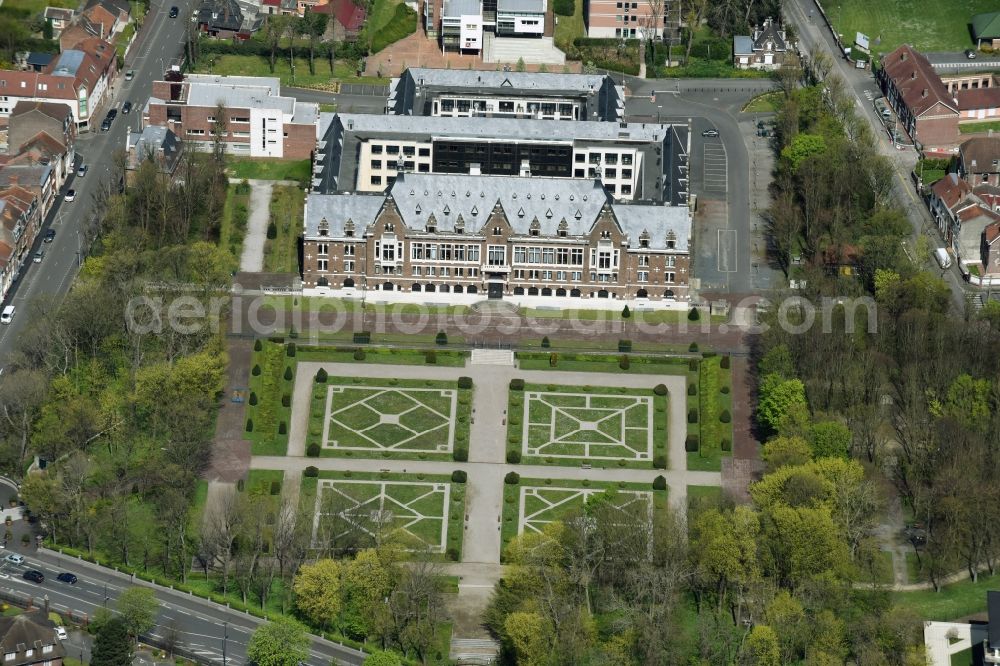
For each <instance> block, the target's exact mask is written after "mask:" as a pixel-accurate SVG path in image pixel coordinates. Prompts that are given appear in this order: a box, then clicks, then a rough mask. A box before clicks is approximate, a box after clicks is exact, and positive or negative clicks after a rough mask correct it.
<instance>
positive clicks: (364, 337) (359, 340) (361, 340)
mask: <svg viewBox="0 0 1000 666" xmlns="http://www.w3.org/2000/svg"><path fill="white" fill-rule="evenodd" d="M371 341H372V333H371V331H357V332H356V333H355V334H354V344H356V345H367V344H368V343H370V342H371Z"/></svg>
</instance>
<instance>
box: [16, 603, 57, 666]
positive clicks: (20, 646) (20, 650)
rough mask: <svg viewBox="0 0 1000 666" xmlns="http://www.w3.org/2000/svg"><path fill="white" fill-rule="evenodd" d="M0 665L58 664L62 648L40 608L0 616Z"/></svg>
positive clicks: (53, 665)
mask: <svg viewBox="0 0 1000 666" xmlns="http://www.w3.org/2000/svg"><path fill="white" fill-rule="evenodd" d="M0 654H2V655H3V666H43V665H44V666H62V663H63V657H65V656H66V649H65V648H64V647H63V645H62V642H61V641H60V640H59V639H58V638H56V631H55V625H54V624H53V623H52V621H51V620H49V619H48V614H47V613H46V612H45V611H44V610H42V609H36V610H33V611H26V612H24V613H21V614H20V615H15V616H13V617H3V618H0Z"/></svg>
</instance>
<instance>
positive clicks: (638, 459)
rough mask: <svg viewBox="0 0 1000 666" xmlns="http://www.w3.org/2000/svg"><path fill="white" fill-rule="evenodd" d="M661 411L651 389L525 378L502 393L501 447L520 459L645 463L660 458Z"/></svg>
mask: <svg viewBox="0 0 1000 666" xmlns="http://www.w3.org/2000/svg"><path fill="white" fill-rule="evenodd" d="M666 412H667V398H666V396H657V395H655V394H654V393H653V391H652V389H626V388H609V387H593V386H557V385H552V384H548V385H540V384H527V385H525V387H524V390H523V391H510V392H509V395H508V411H507V414H508V420H507V450H508V452H514V451H516V452H519V453H520V454H521V456H522V457H521V462H522V463H531V464H555V465H572V466H577V465H580V464H582V463H589V464H593V465H598V466H602V467H614V466H618V467H632V468H641V469H649V468H650V467H651V466H654V463H655V462H660V463H661V464H663V465H665V464H666V446H667V437H668V435H667V413H666ZM657 459H659V460H657Z"/></svg>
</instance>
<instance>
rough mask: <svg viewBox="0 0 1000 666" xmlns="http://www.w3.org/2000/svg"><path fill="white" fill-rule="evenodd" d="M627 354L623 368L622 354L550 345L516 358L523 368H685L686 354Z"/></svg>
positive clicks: (648, 371)
mask: <svg viewBox="0 0 1000 666" xmlns="http://www.w3.org/2000/svg"><path fill="white" fill-rule="evenodd" d="M567 344H568V343H567ZM604 347H605V348H606V347H607V343H604ZM636 351H637V352H638V351H640V350H636ZM553 356H554V359H553ZM627 356H628V357H629V365H628V368H626V369H624V370H623V369H622V368H621V365H620V361H621V354H614V355H612V354H566V353H563V352H560V351H559V350H558V349H552V350H551V351H548V352H518V353H517V361H518V367H519V368H521V369H522V370H559V371H562V372H607V373H613V374H633V375H681V374H684V373H685V371H686V370H687V359H685V358H677V357H657V356H646V355H643V354H641V353H635V354H632V355H627ZM553 360H554V361H555V363H554V364H553Z"/></svg>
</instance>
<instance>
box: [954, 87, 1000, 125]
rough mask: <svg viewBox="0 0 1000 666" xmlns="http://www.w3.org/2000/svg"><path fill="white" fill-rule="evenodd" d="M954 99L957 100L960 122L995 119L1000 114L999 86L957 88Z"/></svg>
mask: <svg viewBox="0 0 1000 666" xmlns="http://www.w3.org/2000/svg"><path fill="white" fill-rule="evenodd" d="M955 99H956V100H957V101H958V113H959V116H958V122H960V123H974V122H979V121H983V120H990V119H994V120H996V119H997V117H998V116H1000V88H976V89H971V90H959V91H957V92H956V93H955Z"/></svg>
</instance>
